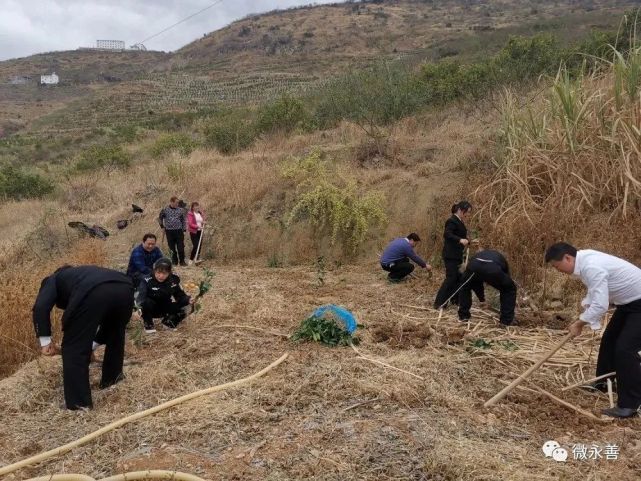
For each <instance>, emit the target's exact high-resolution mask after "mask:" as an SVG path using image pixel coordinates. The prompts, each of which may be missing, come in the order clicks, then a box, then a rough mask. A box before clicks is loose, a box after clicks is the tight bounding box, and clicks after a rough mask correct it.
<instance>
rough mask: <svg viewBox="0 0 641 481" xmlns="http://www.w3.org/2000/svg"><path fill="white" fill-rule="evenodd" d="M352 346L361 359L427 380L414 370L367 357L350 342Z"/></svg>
mask: <svg viewBox="0 0 641 481" xmlns="http://www.w3.org/2000/svg"><path fill="white" fill-rule="evenodd" d="M350 346H351V348H352V349H354V351H355V352H356V354H358V357H359V359H364V360H365V361H369V362H373V363H374V364H378V365H380V366H383V367H387V368H389V369H394V370H395V371H399V372H404V373H405V374H409V375H410V376H413V377H415V378H417V379H421V380H425V378H424V377H421V376H419V375H418V374H414V373H413V372H409V371H406V370H404V369H401V368H399V367H396V366H392V365H391V364H387V363H386V362H383V361H379V360H378V359H373V358H371V357H367V356H365V355H363V354H361V352H360V351H359V350H358V349H356V346H354V344H350Z"/></svg>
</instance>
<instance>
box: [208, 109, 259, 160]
mask: <svg viewBox="0 0 641 481" xmlns="http://www.w3.org/2000/svg"><path fill="white" fill-rule="evenodd" d="M255 139H256V129H255V128H254V126H253V125H251V124H250V123H249V122H246V121H244V120H242V119H239V118H235V117H231V116H227V117H225V118H222V119H218V120H215V121H213V122H211V123H210V124H209V125H207V126H206V127H205V142H206V144H207V145H208V146H209V147H214V148H216V149H218V151H219V152H221V153H222V154H228V155H229V154H235V153H238V152H240V151H241V150H243V149H245V148H247V147H249V146H250V145H251V144H253V143H254V140H255Z"/></svg>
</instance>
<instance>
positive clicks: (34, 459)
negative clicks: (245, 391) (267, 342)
mask: <svg viewBox="0 0 641 481" xmlns="http://www.w3.org/2000/svg"><path fill="white" fill-rule="evenodd" d="M288 355H289V353H287V352H286V353H285V354H283V355H282V356H281V357H279V358H278V359H277V360H276V361H274V362H272V363H271V364H270V365H269V366H267V367H266V368H264V369H262V370H260V371H258V372H257V373H254V374H252V375H251V376H248V377H245V378H242V379H238V380H236V381H231V382H227V383H225V384H220V385H218V386H212V387H210V388H207V389H201V390H200V391H196V392H192V393H190V394H185V395H184V396H180V397H178V398H176V399H172V400H170V401H167V402H164V403H162V404H159V405H158V406H154V407H152V408H149V409H145V410H144V411H140V412H137V413H135V414H132V415H130V416H126V417H124V418H121V419H119V420H117V421H114V422H112V423H111V424H108V425H107V426H104V427H102V428H100V429H98V430H97V431H94V432H93V433H90V434H87V435H86V436H83V437H82V438H80V439H77V440H75V441H72V442H70V443H67V444H65V445H64V446H60V447H58V448H55V449H50V450H49V451H45V452H44V453H40V454H37V455H35V456H31V457H30V458H27V459H23V460H22V461H18V462H17V463H13V464H9V465H7V466H3V467H0V475H4V474H9V473H13V472H14V471H17V470H18V469H21V468H24V467H26V466H30V465H32V464H36V463H39V462H42V461H44V460H46V459H49V458H51V457H53V456H58V455H60V454H63V453H66V452H68V451H71V450H72V449H74V448H76V447H78V446H81V445H83V444H87V443H88V442H89V441H92V440H93V439H95V438H97V437H98V436H102V435H103V434H105V433H108V432H109V431H113V430H114V429H116V428H119V427H120V426H123V425H125V424H129V423H131V422H133V421H137V420H138V419H140V418H144V417H145V416H149V415H151V414H155V413H157V412H159V411H163V410H165V409H168V408H170V407H173V406H175V405H177V404H181V403H184V402H186V401H190V400H191V399H194V398H197V397H200V396H204V395H206V394H212V393H214V392H218V391H224V390H225V389H229V388H232V387H236V386H240V385H243V384H247V383H249V382H251V381H253V380H254V379H257V378H259V377H261V376H263V375H265V374H267V373H268V372H269V371H271V370H272V369H273V368H275V367H276V366H278V365H279V364H280V363H281V362H283V361H284V360H285V359H287V356H288Z"/></svg>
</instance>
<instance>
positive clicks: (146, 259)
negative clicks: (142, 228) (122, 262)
mask: <svg viewBox="0 0 641 481" xmlns="http://www.w3.org/2000/svg"><path fill="white" fill-rule="evenodd" d="M161 257H163V255H162V251H161V250H160V249H159V248H158V247H157V246H156V235H155V234H151V233H148V234H145V235H144V236H143V238H142V244H139V245H138V246H136V247H135V248H134V250H133V251H131V255H130V256H129V266H128V267H127V275H128V276H129V277H131V280H132V281H133V283H134V287H138V284H140V281H141V280H142V279H143V278H144V277H147V276H150V275H151V268H152V267H153V265H154V262H156V261H157V260H158V259H160V258H161Z"/></svg>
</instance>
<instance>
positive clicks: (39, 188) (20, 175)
mask: <svg viewBox="0 0 641 481" xmlns="http://www.w3.org/2000/svg"><path fill="white" fill-rule="evenodd" d="M53 190H54V183H53V182H52V181H51V180H49V179H47V178H45V177H43V176H41V175H38V174H36V173H31V172H26V171H24V170H21V169H17V168H15V167H12V166H9V165H6V166H4V167H2V168H0V198H3V199H14V200H21V199H33V198H40V197H43V196H45V195H47V194H50V193H51V192H53Z"/></svg>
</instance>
